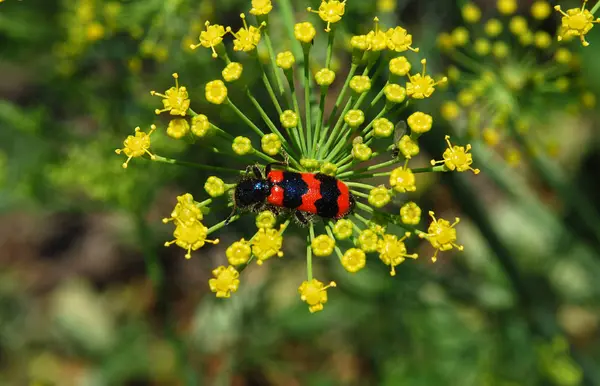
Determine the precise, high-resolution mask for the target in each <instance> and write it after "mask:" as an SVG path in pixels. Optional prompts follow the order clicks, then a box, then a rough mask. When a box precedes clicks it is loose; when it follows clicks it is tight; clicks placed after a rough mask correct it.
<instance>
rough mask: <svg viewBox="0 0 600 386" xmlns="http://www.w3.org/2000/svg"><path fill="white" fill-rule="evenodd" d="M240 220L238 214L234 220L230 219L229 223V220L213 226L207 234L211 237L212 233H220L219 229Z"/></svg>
mask: <svg viewBox="0 0 600 386" xmlns="http://www.w3.org/2000/svg"><path fill="white" fill-rule="evenodd" d="M239 218H240V215H239V214H236V215H235V216H233V217H232V218H230V219H229V222H227V220H223V221H221V222H219V223H217V224H215V225H213V226H211V227H210V228H208V231H206V234H207V235H210V234H211V233H214V232H216V231H218V230H219V229H221V228H223V227H224V226H226V225H228V224H231V223H232V222H234V221H237V220H238V219H239Z"/></svg>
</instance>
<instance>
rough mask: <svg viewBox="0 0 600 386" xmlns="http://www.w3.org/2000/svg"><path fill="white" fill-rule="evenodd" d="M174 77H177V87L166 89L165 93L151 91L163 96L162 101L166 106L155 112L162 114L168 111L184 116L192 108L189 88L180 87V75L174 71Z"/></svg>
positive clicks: (153, 93)
mask: <svg viewBox="0 0 600 386" xmlns="http://www.w3.org/2000/svg"><path fill="white" fill-rule="evenodd" d="M173 78H175V87H171V88H170V89H168V90H167V91H165V93H164V94H160V93H157V92H156V91H150V94H151V95H156V96H159V97H161V98H163V100H162V102H163V106H164V108H163V109H162V110H160V109H156V110H154V112H155V113H156V114H160V113H162V112H165V111H168V112H169V113H170V114H171V115H181V116H182V117H183V116H185V114H186V112H187V110H188V109H189V108H190V98H189V96H188V92H187V89H186V88H185V87H179V81H178V79H179V75H177V73H174V74H173Z"/></svg>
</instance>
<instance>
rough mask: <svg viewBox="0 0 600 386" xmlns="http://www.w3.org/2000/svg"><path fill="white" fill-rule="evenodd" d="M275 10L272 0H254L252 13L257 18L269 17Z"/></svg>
mask: <svg viewBox="0 0 600 386" xmlns="http://www.w3.org/2000/svg"><path fill="white" fill-rule="evenodd" d="M272 9H273V5H272V4H271V0H252V9H250V13H251V14H253V15H256V16H259V15H267V14H268V13H269V12H271V10H272Z"/></svg>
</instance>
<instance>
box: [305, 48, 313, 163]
mask: <svg viewBox="0 0 600 386" xmlns="http://www.w3.org/2000/svg"><path fill="white" fill-rule="evenodd" d="M309 52H310V51H309V50H308V49H307V50H306V51H304V80H305V81H304V82H305V83H304V110H305V111H304V113H305V114H306V144H307V149H306V150H307V153H308V154H312V136H313V132H312V131H313V127H312V122H311V106H310V91H311V87H310V65H309V58H310V57H309Z"/></svg>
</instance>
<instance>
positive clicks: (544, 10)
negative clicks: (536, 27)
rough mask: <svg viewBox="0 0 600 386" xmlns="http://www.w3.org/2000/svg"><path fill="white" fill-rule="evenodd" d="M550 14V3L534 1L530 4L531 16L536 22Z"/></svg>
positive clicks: (539, 0) (542, 0) (543, 0)
mask: <svg viewBox="0 0 600 386" xmlns="http://www.w3.org/2000/svg"><path fill="white" fill-rule="evenodd" d="M550 13H552V8H551V7H550V3H548V2H547V1H545V0H536V1H534V2H533V4H531V16H533V18H534V19H537V20H544V19H546V18H547V17H548V16H550Z"/></svg>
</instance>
